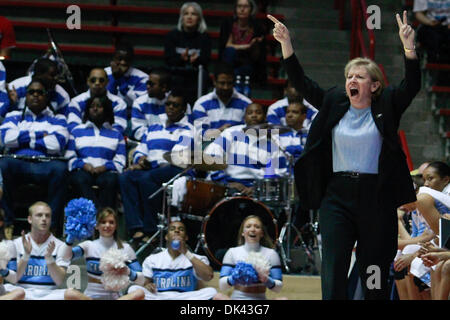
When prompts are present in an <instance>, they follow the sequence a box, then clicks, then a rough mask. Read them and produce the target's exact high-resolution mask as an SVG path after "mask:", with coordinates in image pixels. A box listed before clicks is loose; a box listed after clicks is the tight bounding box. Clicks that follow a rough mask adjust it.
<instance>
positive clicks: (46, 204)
mask: <svg viewBox="0 0 450 320" xmlns="http://www.w3.org/2000/svg"><path fill="white" fill-rule="evenodd" d="M37 206H44V207H47V208H49V209H50V212H51V211H52V208H51V207H50V206H49V205H48V203H47V202H44V201H36V202H35V203H33V204H32V205H31V206H30V207H29V208H28V216H29V217H31V216H32V215H33V211H34V208H36V207H37Z"/></svg>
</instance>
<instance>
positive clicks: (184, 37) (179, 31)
mask: <svg viewBox="0 0 450 320" xmlns="http://www.w3.org/2000/svg"><path fill="white" fill-rule="evenodd" d="M206 29H207V26H206V22H205V19H204V18H203V13H202V8H201V7H200V5H199V4H198V3H197V2H185V3H184V4H183V5H182V6H181V9H180V17H179V19H178V25H177V27H176V29H174V30H172V31H170V32H169V33H168V34H167V36H166V39H165V42H164V58H165V62H166V65H167V66H169V67H170V68H171V70H172V74H173V75H174V84H175V86H176V87H181V86H180V84H182V85H183V88H184V89H185V95H186V97H187V99H188V103H189V104H193V103H194V101H195V100H196V99H197V98H198V97H197V86H198V70H197V68H198V67H199V65H202V66H203V68H204V70H203V72H204V73H203V87H202V93H203V88H206V87H207V84H208V80H209V77H208V74H209V73H208V65H209V61H210V59H211V39H210V38H209V36H208V34H207V33H206Z"/></svg>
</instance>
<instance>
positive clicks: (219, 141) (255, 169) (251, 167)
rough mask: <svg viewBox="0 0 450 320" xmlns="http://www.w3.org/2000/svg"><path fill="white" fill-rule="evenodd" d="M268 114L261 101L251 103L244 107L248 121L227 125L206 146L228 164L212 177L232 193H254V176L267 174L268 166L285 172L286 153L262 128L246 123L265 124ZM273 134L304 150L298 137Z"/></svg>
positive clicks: (294, 148)
mask: <svg viewBox="0 0 450 320" xmlns="http://www.w3.org/2000/svg"><path fill="white" fill-rule="evenodd" d="M265 116H266V115H265V112H264V108H263V107H262V106H261V105H260V104H257V103H252V104H250V105H248V107H247V108H246V110H245V124H240V125H236V126H232V127H230V128H227V129H225V130H224V131H223V132H222V133H221V134H220V136H219V137H218V138H216V139H215V140H214V142H213V143H211V144H210V145H208V146H207V147H206V149H205V154H208V155H210V156H211V157H214V158H215V159H217V163H226V164H228V166H227V168H226V169H225V170H223V171H216V172H213V173H212V174H211V175H210V178H211V180H214V181H218V182H221V183H223V184H226V185H227V186H228V187H229V188H230V189H231V193H233V192H240V193H243V194H245V195H248V196H251V195H252V194H253V192H254V182H255V179H263V178H264V177H266V173H267V172H268V171H267V170H270V171H272V170H273V174H274V175H276V176H281V175H283V174H284V173H285V172H286V159H285V156H284V155H283V154H282V153H281V151H280V150H279V149H278V148H277V147H276V145H275V144H273V143H272V142H271V141H268V140H267V139H266V137H264V136H263V135H262V131H259V132H258V131H257V130H256V129H254V128H253V129H252V128H251V127H250V128H249V129H248V130H249V131H248V132H247V129H246V127H247V126H255V125H258V124H263V123H264V122H265ZM257 132H258V136H257V135H256V133H257ZM272 138H273V139H274V140H277V139H279V140H278V143H280V144H281V146H282V147H283V148H285V149H287V150H288V152H290V153H292V154H294V155H295V154H300V152H301V151H302V150H303V148H302V147H301V145H300V143H299V141H298V139H291V137H288V136H286V137H281V136H279V135H276V136H275V135H274V136H273V137H272ZM263 141H264V142H263ZM272 165H273V166H272ZM271 166H272V167H271Z"/></svg>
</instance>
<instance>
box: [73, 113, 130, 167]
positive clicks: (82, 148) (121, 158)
mask: <svg viewBox="0 0 450 320" xmlns="http://www.w3.org/2000/svg"><path fill="white" fill-rule="evenodd" d="M65 157H66V158H68V159H69V164H68V166H69V170H70V171H73V170H75V169H78V168H79V169H81V168H83V166H84V165H85V164H90V165H92V166H93V167H94V168H95V167H100V166H105V167H106V168H107V169H108V170H109V171H117V172H119V173H121V172H122V171H123V168H124V167H125V163H126V151H125V141H124V138H123V136H122V134H121V133H120V132H119V131H117V130H116V129H114V128H112V127H111V125H110V124H109V123H108V122H105V123H104V124H103V127H101V128H100V129H99V128H97V126H96V125H95V124H94V123H92V122H91V121H86V123H82V124H80V125H78V126H76V127H75V128H74V129H73V130H72V132H71V134H70V140H69V144H68V146H67V151H66V155H65Z"/></svg>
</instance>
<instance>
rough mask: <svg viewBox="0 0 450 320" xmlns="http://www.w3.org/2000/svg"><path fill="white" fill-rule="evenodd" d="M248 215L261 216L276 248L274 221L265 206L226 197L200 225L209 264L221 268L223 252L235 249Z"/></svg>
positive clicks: (240, 198) (276, 232)
mask: <svg viewBox="0 0 450 320" xmlns="http://www.w3.org/2000/svg"><path fill="white" fill-rule="evenodd" d="M249 215H257V216H258V217H260V219H261V221H262V222H263V224H264V226H265V227H266V230H267V232H268V234H269V236H270V238H271V239H272V240H273V242H274V245H275V241H276V239H277V238H278V227H277V221H276V219H275V218H274V216H273V214H272V212H271V211H270V209H269V208H268V207H267V206H266V205H265V204H263V203H261V202H259V201H257V200H254V199H252V198H249V197H244V196H240V197H231V198H225V199H223V200H222V201H220V202H219V203H217V204H216V205H215V206H214V207H213V208H212V209H211V212H210V213H209V214H208V216H207V217H206V219H205V221H204V222H203V225H202V235H203V237H204V249H205V251H206V253H207V255H208V256H209V257H210V258H211V259H212V262H214V263H215V264H217V265H219V266H221V265H222V260H223V257H224V255H225V253H226V251H227V250H228V249H229V248H231V247H236V246H237V238H238V232H239V227H240V226H241V223H242V221H243V220H244V218H245V217H247V216H249Z"/></svg>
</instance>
